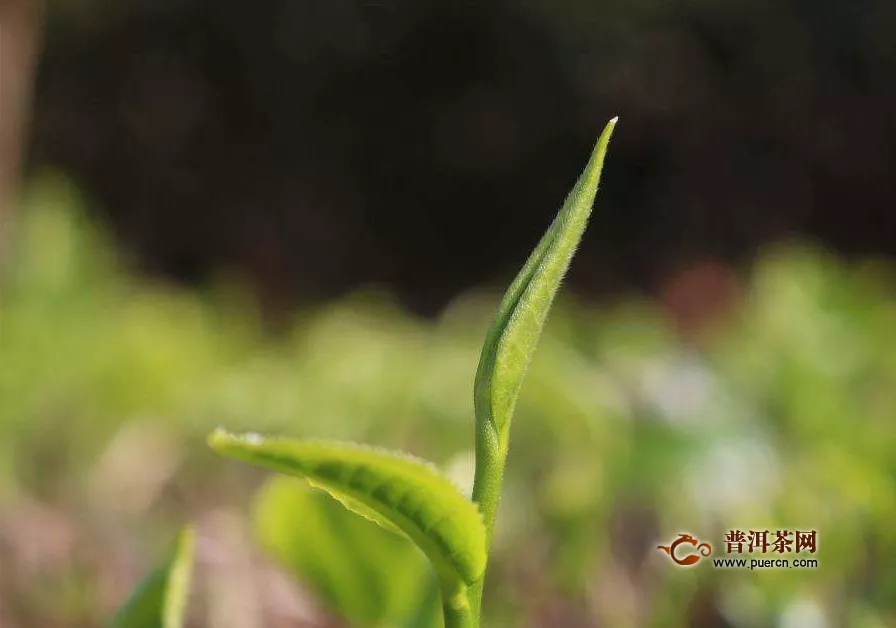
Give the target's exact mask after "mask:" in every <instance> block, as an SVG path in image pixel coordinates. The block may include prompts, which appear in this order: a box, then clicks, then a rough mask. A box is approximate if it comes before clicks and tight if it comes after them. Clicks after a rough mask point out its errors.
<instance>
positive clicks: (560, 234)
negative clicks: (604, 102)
mask: <svg viewBox="0 0 896 628" xmlns="http://www.w3.org/2000/svg"><path fill="white" fill-rule="evenodd" d="M615 126H616V118H613V119H612V120H610V122H609V123H608V124H607V126H606V127H605V128H604V131H603V133H601V136H600V138H599V139H598V141H597V145H596V146H595V148H594V151H593V153H592V155H591V159H590V160H589V162H588V165H587V166H586V167H585V171H584V172H583V173H582V175H581V177H580V178H579V180H578V181H577V183H576V185H575V187H573V189H572V191H571V192H570V194H569V195H568V196H567V198H566V201H565V203H564V204H563V207H562V208H561V209H560V212H559V213H558V214H557V217H556V218H555V219H554V222H553V223H552V224H551V226H550V227H549V228H548V230H547V232H546V233H545V234H544V236H543V237H542V239H541V241H540V242H539V243H538V246H537V247H536V248H535V250H534V251H533V252H532V254H531V255H530V257H529V259H528V260H527V261H526V263H525V265H524V266H523V268H522V270H521V271H520V273H519V275H517V277H516V279H515V280H514V281H513V283H512V284H511V285H510V288H509V289H508V290H507V293H506V294H505V295H504V299H503V300H502V301H501V304H500V306H499V307H498V311H497V313H496V315H495V319H494V321H493V322H492V326H491V328H490V329H489V331H488V334H487V336H486V339H485V344H484V346H483V348H482V354H481V357H480V360H479V368H478V371H477V373H476V382H475V387H474V406H475V410H476V478H475V482H474V488H473V498H474V500H475V501H477V502H478V503H479V505H480V508H481V510H482V515H483V519H484V522H485V527H486V546H488V543H490V540H491V534H492V529H493V527H494V522H495V516H496V512H497V507H498V498H499V494H500V490H501V481H502V477H503V473H504V462H505V459H506V456H507V445H508V439H509V434H510V420H511V418H512V416H513V411H514V407H515V405H516V399H517V396H518V394H519V391H520V386H521V385H522V383H523V378H524V377H525V375H526V371H527V370H528V367H529V363H530V361H531V359H532V354H533V353H534V351H535V347H536V344H537V342H538V338H539V336H540V334H541V330H542V327H543V326H544V322H545V319H546V318H547V315H548V310H550V307H551V303H552V302H553V299H554V295H555V294H556V293H557V289H558V288H559V286H560V282H561V281H562V279H563V276H564V275H565V273H566V270H567V268H568V267H569V263H570V261H571V260H572V257H573V254H574V253H575V250H576V248H577V247H578V244H579V241H580V240H581V237H582V233H583V232H584V230H585V226H586V225H587V223H588V217H589V215H590V214H591V207H592V204H593V203H594V197H595V195H596V193H597V186H598V183H599V181H600V174H601V170H602V169H603V163H604V157H605V155H606V152H607V146H608V144H609V142H610V136H611V135H612V134H613V129H614V127H615Z"/></svg>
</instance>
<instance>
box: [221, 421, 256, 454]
mask: <svg viewBox="0 0 896 628" xmlns="http://www.w3.org/2000/svg"><path fill="white" fill-rule="evenodd" d="M263 441H264V437H263V436H261V435H260V434H255V433H253V432H247V433H245V434H234V433H233V432H228V431H227V430H225V429H224V428H223V427H219V428H216V429H215V431H213V432H212V433H211V434H209V435H208V445H209V447H211V448H212V449H214V450H215V451H216V452H218V453H223V452H225V451H226V450H228V449H230V448H232V447H234V446H238V447H256V446H258V445H261V444H262V443H263Z"/></svg>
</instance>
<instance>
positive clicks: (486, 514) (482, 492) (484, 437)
mask: <svg viewBox="0 0 896 628" xmlns="http://www.w3.org/2000/svg"><path fill="white" fill-rule="evenodd" d="M477 428H478V429H477V434H476V449H477V452H476V459H477V462H478V464H477V465H476V476H475V479H474V481H473V501H474V502H476V503H477V504H479V511H480V512H481V513H482V523H483V524H484V525H485V550H486V552H489V551H490V550H491V546H492V536H493V534H494V530H495V520H496V519H497V517H498V504H499V502H500V499H501V484H502V483H503V481H504V465H505V461H506V460H507V444H506V443H501V442H500V438H499V437H498V435H497V434H496V433H495V432H494V430H493V429H491V423H490V422H489V421H483V420H480V421H477ZM484 584H485V573H483V574H482V576H481V577H480V578H479V580H478V581H476V582H475V583H473V585H471V586H470V591H469V598H470V606H471V607H472V609H473V614H474V615H475V616H476V617H477V619H478V618H480V616H481V614H482V588H483V586H484Z"/></svg>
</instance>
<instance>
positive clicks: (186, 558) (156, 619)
mask: <svg viewBox="0 0 896 628" xmlns="http://www.w3.org/2000/svg"><path fill="white" fill-rule="evenodd" d="M194 546H195V533H194V532H193V529H192V528H186V529H185V530H184V531H183V532H181V534H180V536H179V537H178V539H177V541H176V542H175V543H174V547H173V548H172V549H171V551H170V553H169V555H168V557H167V558H166V559H165V561H164V562H163V563H162V564H160V565H159V566H158V567H156V568H155V569H154V570H153V571H152V572H150V574H149V575H148V576H146V578H144V579H143V581H142V582H141V583H140V584H139V585H138V586H137V588H136V589H135V590H134V592H133V594H131V597H130V598H129V599H128V601H127V602H126V603H125V605H124V606H123V607H122V608H121V610H119V611H118V613H117V614H116V615H115V617H114V618H113V619H112V623H111V624H110V626H111V628H182V627H183V625H184V616H185V615H186V611H187V599H188V597H189V595H190V579H191V576H192V572H193V552H194Z"/></svg>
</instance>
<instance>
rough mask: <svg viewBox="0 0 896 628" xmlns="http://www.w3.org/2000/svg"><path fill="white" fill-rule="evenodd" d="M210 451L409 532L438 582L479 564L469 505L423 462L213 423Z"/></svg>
mask: <svg viewBox="0 0 896 628" xmlns="http://www.w3.org/2000/svg"><path fill="white" fill-rule="evenodd" d="M209 444H210V445H211V447H212V448H213V449H214V450H215V451H217V452H218V453H221V454H224V455H227V456H231V457H233V458H237V459H240V460H243V461H246V462H251V463H254V464H258V465H261V466H264V467H268V468H270V469H274V470H275V471H280V472H281V473H287V474H290V475H297V476H300V477H304V478H305V479H307V480H308V481H309V482H310V483H311V484H312V485H314V486H316V487H318V488H322V489H324V490H325V491H327V492H328V493H329V494H330V495H332V496H333V497H335V498H336V499H338V500H339V501H340V502H342V503H343V505H345V506H346V507H347V508H348V509H349V510H351V511H353V512H355V513H357V514H360V515H362V516H364V517H367V518H368V519H371V520H373V521H375V522H376V523H379V524H381V525H385V526H386V527H388V528H389V529H391V530H393V531H400V532H401V533H403V534H404V535H406V536H407V537H409V538H410V539H411V540H412V541H414V543H416V544H417V546H418V547H420V549H421V550H423V552H424V553H425V554H426V556H427V557H428V558H429V559H430V561H431V562H432V564H433V566H434V567H435V569H436V571H437V572H438V574H439V576H440V578H441V579H442V582H443V586H445V587H448V588H449V589H450V590H452V591H453V590H455V589H456V587H457V585H458V584H464V585H466V584H469V583H472V582H474V581H476V580H477V579H478V578H479V577H480V576H481V575H482V572H483V571H484V570H485V559H486V553H485V530H484V529H483V526H482V519H481V517H480V515H479V511H478V509H477V508H476V505H475V504H473V503H472V502H471V501H469V500H468V499H466V498H465V497H464V496H463V495H461V494H460V493H459V492H458V490H457V489H456V488H455V487H454V485H453V484H451V482H450V481H449V480H448V479H447V478H445V477H444V476H443V475H441V474H440V473H439V472H438V471H437V470H436V469H435V468H433V467H432V466H431V465H429V464H427V463H425V462H423V461H420V460H417V459H414V458H411V457H410V456H406V455H404V454H396V453H390V452H385V451H381V450H377V449H373V448H370V447H365V446H361V445H355V444H350V443H338V442H327V441H295V440H286V439H273V438H262V437H260V436H257V435H254V434H249V435H244V436H238V435H234V434H229V433H227V432H225V431H223V430H216V431H215V432H214V433H213V434H212V435H211V437H210V438H209Z"/></svg>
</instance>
